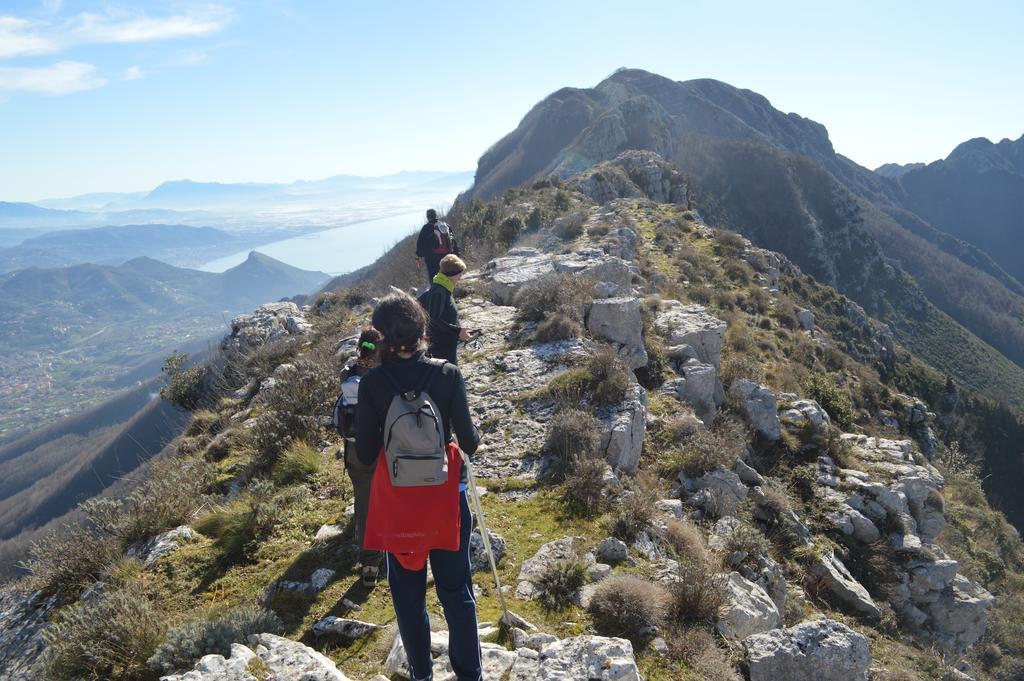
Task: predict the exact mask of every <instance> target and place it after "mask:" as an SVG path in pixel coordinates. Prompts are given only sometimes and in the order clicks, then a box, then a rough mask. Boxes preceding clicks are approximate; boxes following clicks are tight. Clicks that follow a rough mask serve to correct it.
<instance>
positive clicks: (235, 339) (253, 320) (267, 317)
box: [221, 303, 312, 355]
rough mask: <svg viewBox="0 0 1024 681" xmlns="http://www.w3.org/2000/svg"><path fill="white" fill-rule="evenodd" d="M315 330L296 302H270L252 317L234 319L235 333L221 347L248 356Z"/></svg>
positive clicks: (249, 315)
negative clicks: (273, 344)
mask: <svg viewBox="0 0 1024 681" xmlns="http://www.w3.org/2000/svg"><path fill="white" fill-rule="evenodd" d="M311 328H312V326H311V325H310V324H309V322H308V321H307V320H306V317H305V315H303V313H302V312H301V311H300V310H299V307H298V306H297V305H296V304H295V303H266V304H264V305H260V306H259V307H258V308H256V310H254V311H253V313H252V314H245V315H239V316H238V317H235V318H234V319H232V320H231V333H229V334H228V335H227V336H225V338H224V340H223V341H221V348H222V349H224V350H227V351H231V352H239V353H241V354H243V355H244V354H248V353H249V352H251V351H253V350H254V349H256V348H258V347H261V346H263V345H266V344H267V343H272V342H275V341H279V340H282V339H284V338H287V337H289V336H302V335H305V334H307V333H308V332H309V331H310V329H311Z"/></svg>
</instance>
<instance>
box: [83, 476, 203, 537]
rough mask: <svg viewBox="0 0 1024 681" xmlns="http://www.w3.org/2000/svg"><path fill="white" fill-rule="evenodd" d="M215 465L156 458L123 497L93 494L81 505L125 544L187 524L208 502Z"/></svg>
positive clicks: (98, 522) (87, 513) (89, 514)
mask: <svg viewBox="0 0 1024 681" xmlns="http://www.w3.org/2000/svg"><path fill="white" fill-rule="evenodd" d="M215 475H216V468H215V466H213V465H212V464H209V463H207V462H205V461H203V460H201V459H194V458H187V459H186V458H181V457H173V458H165V459H158V460H156V461H155V462H154V463H153V466H152V468H151V469H150V473H149V477H148V478H147V479H146V480H145V481H143V482H142V483H141V484H140V485H139V486H138V487H136V488H135V489H134V490H132V491H131V493H130V494H129V495H128V496H127V497H126V498H124V499H110V498H106V497H96V498H93V499H90V500H88V501H86V502H84V503H82V504H81V506H80V508H81V510H82V512H83V513H84V514H85V516H86V517H87V518H88V519H89V520H90V521H91V522H92V523H93V524H94V525H95V526H96V527H97V528H99V529H101V530H103V531H104V532H106V533H107V534H109V535H111V536H112V537H115V538H117V539H119V540H120V541H121V544H122V545H124V546H127V545H128V544H131V543H133V542H137V541H142V540H144V539H149V538H150V537H154V536H156V535H158V534H160V533H161V532H164V531H166V530H170V529H172V528H175V527H178V526H179V525H183V524H186V523H188V522H189V521H190V520H191V519H192V518H193V517H194V516H195V515H196V513H198V512H199V510H200V509H201V508H203V506H206V505H207V504H209V503H210V501H211V497H210V495H209V494H207V492H208V491H209V489H210V487H211V485H213V481H214V477H215Z"/></svg>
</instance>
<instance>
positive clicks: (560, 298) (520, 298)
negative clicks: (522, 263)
mask: <svg viewBox="0 0 1024 681" xmlns="http://www.w3.org/2000/svg"><path fill="white" fill-rule="evenodd" d="M593 288H594V284H593V282H591V281H590V280H589V279H587V278H585V277H581V276H580V275H578V274H568V273H565V272H549V273H548V274H544V275H542V276H540V277H537V278H536V279H534V280H533V281H529V282H527V283H525V284H523V286H522V287H521V288H520V289H519V290H518V291H516V295H515V301H514V304H515V306H516V307H517V308H519V317H520V319H523V320H524V321H530V322H541V321H544V320H545V319H547V318H548V317H550V316H552V315H555V314H562V315H565V316H566V317H568V318H569V319H571V320H573V321H575V322H577V323H579V322H582V321H583V313H584V310H585V309H586V306H587V305H588V304H589V303H590V302H591V301H592V300H593V299H594V293H593Z"/></svg>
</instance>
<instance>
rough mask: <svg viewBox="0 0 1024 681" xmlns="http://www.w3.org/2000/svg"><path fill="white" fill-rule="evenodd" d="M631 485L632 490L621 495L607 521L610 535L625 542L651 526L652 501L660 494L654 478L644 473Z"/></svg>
mask: <svg viewBox="0 0 1024 681" xmlns="http://www.w3.org/2000/svg"><path fill="white" fill-rule="evenodd" d="M632 486H633V489H632V490H629V491H628V492H627V493H626V494H623V495H622V498H621V499H620V500H619V503H618V504H617V505H616V507H615V511H614V512H613V513H612V516H611V519H610V521H609V523H608V525H609V528H608V529H609V531H610V532H611V533H612V535H613V536H615V537H618V538H619V539H621V540H622V541H624V542H626V543H627V544H628V543H631V542H633V541H634V540H636V538H637V537H638V536H639V535H640V533H641V532H644V531H646V530H647V528H649V527H650V526H651V521H652V520H654V515H655V508H654V503H655V502H656V501H657V500H658V498H659V496H660V495H659V493H658V488H657V485H656V484H655V481H654V479H653V478H652V477H650V476H649V475H647V474H645V473H640V474H639V475H638V476H637V477H636V479H635V482H634V483H633V485H632Z"/></svg>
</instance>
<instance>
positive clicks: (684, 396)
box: [661, 346, 725, 426]
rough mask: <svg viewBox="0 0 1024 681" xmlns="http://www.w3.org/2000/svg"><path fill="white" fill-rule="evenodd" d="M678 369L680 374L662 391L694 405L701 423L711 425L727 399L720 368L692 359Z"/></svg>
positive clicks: (662, 388) (666, 384) (663, 386)
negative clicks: (719, 373)
mask: <svg viewBox="0 0 1024 681" xmlns="http://www.w3.org/2000/svg"><path fill="white" fill-rule="evenodd" d="M687 347H689V346H687ZM676 371H677V373H679V374H680V376H679V377H678V378H672V379H669V380H668V381H666V382H665V383H664V384H663V385H662V386H661V391H662V392H665V393H668V394H669V395H672V396H673V397H675V398H676V399H677V400H679V401H680V402H684V403H686V404H688V405H690V406H691V407H693V411H694V413H695V415H696V416H697V418H698V419H700V421H701V423H703V424H704V425H705V426H710V425H711V423H712V422H713V421H714V420H715V416H716V415H717V414H718V407H720V406H721V405H722V403H723V402H724V401H725V400H724V393H723V392H722V381H721V380H720V379H719V375H718V369H716V368H715V367H714V366H712V365H710V364H704V363H701V362H699V361H698V360H695V359H691V360H688V361H686V362H685V363H684V364H682V365H680V366H678V367H676Z"/></svg>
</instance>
